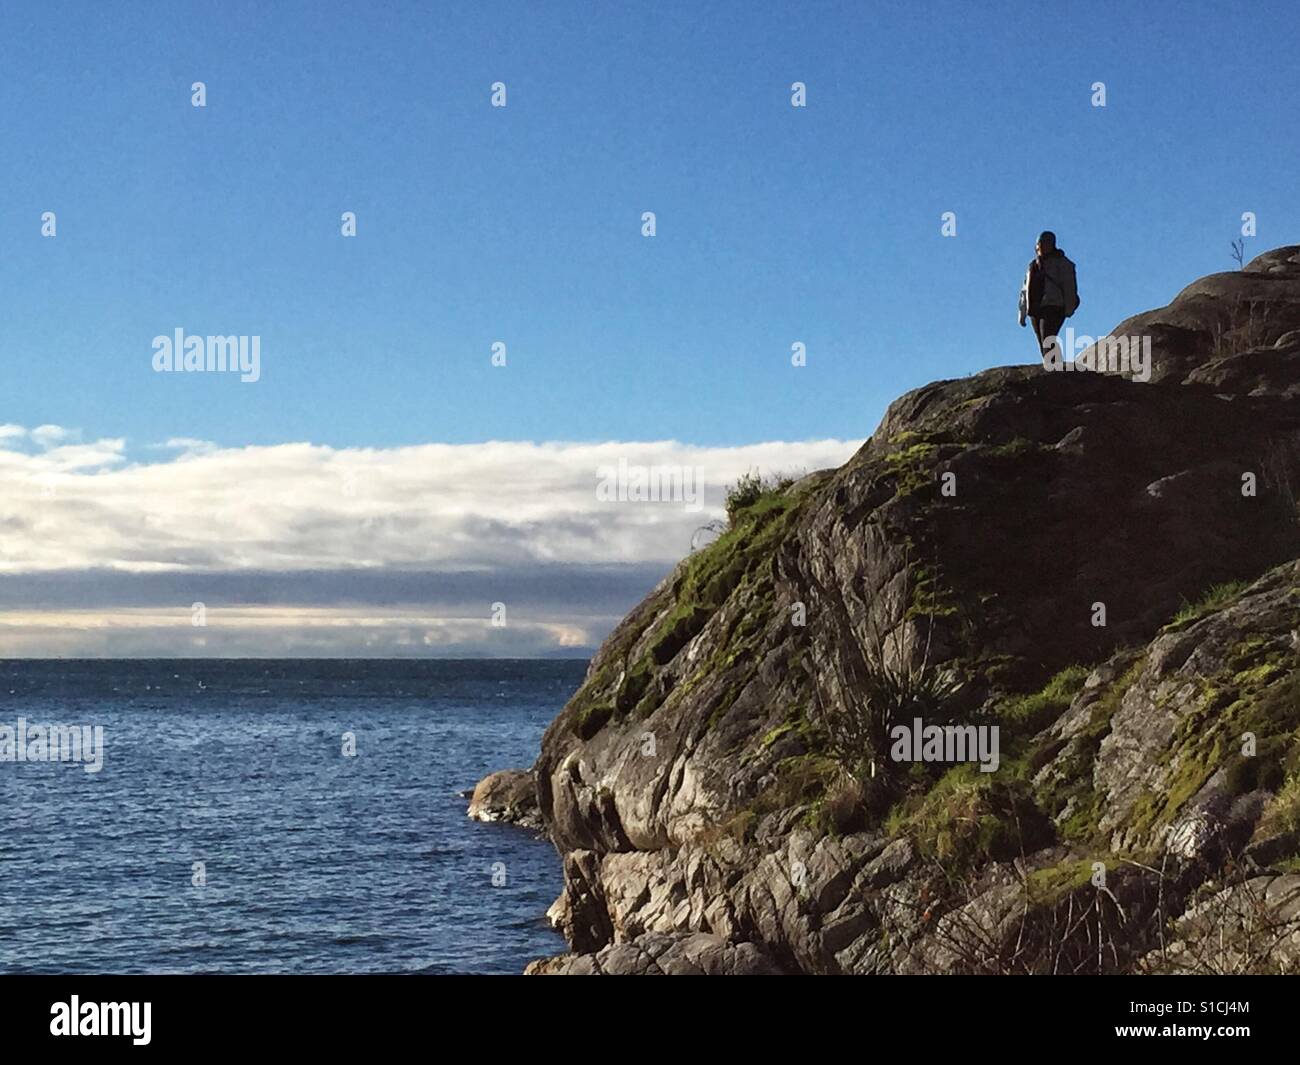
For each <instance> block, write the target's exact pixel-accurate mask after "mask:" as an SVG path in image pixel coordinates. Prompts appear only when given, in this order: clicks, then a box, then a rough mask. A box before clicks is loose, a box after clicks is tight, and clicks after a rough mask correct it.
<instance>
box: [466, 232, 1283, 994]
mask: <svg viewBox="0 0 1300 1065" xmlns="http://www.w3.org/2000/svg"><path fill="white" fill-rule="evenodd" d="M1242 308H1245V310H1243V309H1242ZM1234 316H1235V317H1234ZM1243 316H1244V317H1243ZM1113 332H1114V333H1116V334H1118V333H1120V332H1125V333H1129V334H1133V333H1142V332H1145V333H1147V334H1148V335H1150V336H1151V337H1152V348H1153V361H1154V371H1153V373H1152V379H1151V381H1150V382H1149V383H1139V382H1136V381H1132V380H1127V379H1125V378H1124V377H1123V376H1121V375H1116V374H1100V373H1049V372H1045V371H1044V370H1042V369H1041V368H1039V367H1037V366H1035V367H1024V368H1003V369H996V370H990V371H987V372H985V373H981V374H977V375H974V376H972V377H968V378H964V379H960V380H955V381H944V382H939V383H936V384H932V385H928V386H926V387H924V388H921V389H918V390H916V391H914V392H911V393H909V394H907V395H905V396H903V397H902V398H901V399H899V400H897V401H896V402H895V403H894V404H892V405H891V407H890V408H889V410H888V412H887V413H886V415H885V417H884V419H883V421H882V422H881V425H880V426H879V428H878V429H877V430H876V432H875V433H874V434H873V435H872V437H871V439H870V440H869V441H868V442H867V443H866V444H865V445H864V446H863V447H862V449H861V450H860V451H859V452H858V454H857V455H855V456H854V457H853V458H852V459H851V460H850V461H849V462H848V463H846V464H845V465H844V466H843V467H842V468H840V469H839V470H835V471H825V472H822V473H817V474H813V475H811V476H809V477H806V478H804V479H803V480H801V481H799V482H797V483H795V484H793V485H791V486H788V487H785V488H780V489H773V490H771V491H769V492H767V493H765V494H763V495H762V496H761V497H760V498H758V499H757V500H755V501H752V502H751V503H750V504H749V505H747V506H744V507H740V508H737V509H736V510H735V512H734V513H733V514H732V515H731V516H730V523H729V528H728V530H727V531H726V533H724V534H723V535H722V536H721V537H720V538H719V539H718V540H717V541H715V542H714V543H713V544H710V545H709V546H707V547H705V548H703V549H701V550H700V551H698V552H696V553H694V554H692V555H691V556H690V557H688V558H687V559H685V560H684V561H683V562H682V563H681V564H680V565H679V566H678V567H677V569H676V570H675V571H674V572H673V573H672V574H671V575H670V576H669V577H668V578H667V579H666V580H665V581H663V583H661V584H660V586H659V587H657V588H656V589H655V590H654V591H653V592H651V594H650V595H649V596H648V597H647V598H646V600H645V601H644V602H642V603H641V604H640V606H638V607H637V608H636V609H635V610H633V611H632V613H631V614H630V615H629V616H628V617H627V618H626V619H625V620H624V621H623V622H622V623H621V624H620V625H619V626H618V627H617V629H616V630H615V631H614V632H613V633H612V634H611V636H610V637H609V639H608V640H607V641H606V643H605V645H604V646H603V647H602V648H601V650H600V652H599V653H598V654H597V655H596V657H595V658H594V659H593V661H592V663H591V666H590V669H589V672H588V675H587V678H586V680H585V682H584V683H583V685H582V687H581V688H580V689H579V691H578V692H577V693H576V694H575V695H574V697H573V699H572V700H571V701H570V702H569V704H568V705H567V706H566V707H565V708H564V710H563V711H562V712H561V713H560V715H559V716H558V717H557V719H556V720H555V721H554V722H553V723H552V725H551V726H550V728H549V729H548V730H547V733H546V735H545V737H544V739H543V743H542V751H541V754H540V757H539V758H538V761H537V764H536V766H535V769H534V772H535V775H536V781H537V797H538V802H539V806H540V812H541V815H542V818H543V819H544V822H545V826H546V830H547V831H548V833H549V834H550V836H551V838H552V839H553V840H554V842H555V844H556V846H557V848H558V849H559V850H560V852H561V854H562V855H563V859H564V874H565V887H564V893H563V895H562V896H561V898H560V899H559V900H558V901H557V902H556V904H555V905H554V906H553V907H552V909H551V913H550V916H551V919H552V920H553V922H554V923H555V924H556V926H557V927H559V928H560V929H561V930H562V931H563V933H564V934H565V936H566V938H567V939H568V941H569V943H570V945H571V948H572V950H573V951H574V953H573V954H571V955H566V956H565V957H564V958H562V959H558V960H554V961H551V962H546V963H540V964H538V965H536V966H534V968H533V970H532V971H546V972H606V973H615V972H646V971H662V972H676V971H703V972H737V971H756V967H761V966H762V965H767V966H775V967H777V968H779V969H780V970H782V971H787V972H816V973H842V972H850V973H904V972H967V971H974V972H1008V973H1009V972H1076V971H1077V972H1083V971H1097V968H1098V964H1099V963H1098V961H1097V959H1098V957H1099V954H1100V956H1101V957H1102V962H1101V963H1100V965H1101V968H1102V969H1103V970H1105V971H1149V970H1150V969H1151V968H1153V967H1156V968H1158V967H1159V965H1158V964H1157V961H1158V962H1159V963H1160V964H1165V963H1169V964H1172V963H1171V962H1170V961H1169V949H1170V948H1169V947H1168V944H1169V943H1170V942H1183V943H1184V944H1187V943H1192V942H1193V941H1194V940H1195V936H1196V935H1197V934H1198V933H1197V931H1196V929H1197V928H1200V927H1201V926H1203V925H1204V924H1205V921H1204V915H1203V912H1201V911H1197V910H1196V907H1197V906H1198V905H1201V900H1202V896H1203V895H1204V894H1205V893H1206V892H1211V897H1213V893H1214V892H1229V893H1232V892H1237V896H1233V897H1238V896H1239V895H1240V893H1241V892H1242V891H1245V890H1246V889H1245V888H1244V887H1243V886H1242V885H1244V884H1246V883H1247V881H1245V880H1242V881H1240V882H1236V881H1232V880H1231V876H1232V875H1233V874H1232V870H1244V869H1248V868H1252V867H1253V869H1254V874H1255V875H1258V876H1264V877H1268V876H1274V877H1276V876H1279V875H1286V874H1287V873H1288V872H1289V870H1288V868H1286V863H1287V862H1289V861H1295V860H1297V857H1296V856H1297V851H1296V846H1295V835H1296V832H1297V830H1300V776H1298V770H1300V745H1298V744H1297V728H1300V682H1298V680H1297V677H1298V673H1297V667H1300V659H1298V658H1297V653H1296V652H1297V640H1300V637H1297V636H1296V632H1297V630H1300V568H1298V565H1297V563H1296V562H1294V560H1295V559H1297V558H1300V521H1298V513H1297V495H1298V494H1300V390H1298V388H1297V384H1296V383H1297V382H1300V372H1298V371H1300V248H1295V247H1292V248H1282V249H1278V250H1276V251H1273V252H1269V253H1267V254H1266V255H1262V256H1260V257H1259V258H1257V259H1255V260H1254V261H1253V262H1251V263H1250V265H1249V266H1248V267H1247V268H1246V269H1245V270H1244V271H1242V272H1240V273H1235V274H1219V275H1213V276H1212V277H1209V278H1206V279H1203V280H1202V281H1199V282H1196V283H1195V284H1193V285H1191V286H1189V287H1188V288H1187V289H1185V290H1184V291H1183V292H1182V293H1181V294H1180V295H1179V296H1178V297H1177V298H1176V299H1175V300H1174V302H1173V303H1172V304H1170V305H1169V306H1168V307H1166V308H1164V309H1163V310H1161V311H1154V312H1150V313H1148V314H1146V315H1138V316H1137V317H1136V318H1131V319H1129V320H1128V321H1127V322H1125V323H1123V324H1122V325H1121V326H1119V327H1117V328H1116V330H1114V331H1113ZM1233 582H1235V583H1233ZM1207 593H1212V594H1211V595H1210V596H1209V597H1208V598H1207ZM1189 604H1197V605H1196V606H1195V607H1193V606H1190V605H1189ZM882 670H884V671H885V672H886V673H889V672H890V671H894V672H895V673H897V672H898V671H911V672H912V673H914V674H915V673H925V674H927V675H930V674H933V673H934V672H935V671H938V670H942V671H943V673H944V674H945V675H946V676H947V677H949V678H950V679H951V678H955V679H957V680H959V681H960V684H959V685H957V684H953V685H951V686H950V687H949V689H948V693H949V694H948V696H947V698H946V700H945V702H944V708H945V714H946V715H947V716H948V717H950V718H952V719H955V720H957V721H959V722H963V723H969V724H972V725H980V726H985V727H991V726H995V725H996V726H998V727H999V728H1000V730H1001V736H1002V762H1001V765H1000V768H999V769H998V771H996V772H993V773H987V774H984V773H980V772H979V771H978V770H977V769H976V768H975V767H973V766H957V767H953V766H951V765H933V764H929V765H912V766H910V767H909V768H907V769H906V771H903V770H901V769H900V770H897V771H896V770H894V769H890V772H889V773H888V774H886V773H884V771H883V770H882V774H881V776H880V778H876V777H875V776H870V777H867V776H865V775H864V774H863V773H862V772H861V771H860V770H861V767H860V766H856V768H855V767H850V766H849V765H847V764H846V761H845V758H844V756H843V754H842V752H838V751H837V750H836V749H835V747H834V745H833V744H832V743H831V742H830V736H831V733H832V731H833V728H832V727H831V726H832V725H833V724H834V722H836V721H838V720H842V719H843V717H844V715H845V714H847V713H850V712H861V711H862V709H863V707H864V705H866V704H868V703H869V698H868V696H867V695H866V694H864V693H866V692H868V691H870V690H873V689H872V685H873V683H875V682H876V681H878V679H879V677H880V676H881V675H882ZM1248 734H1249V736H1250V737H1252V738H1251V739H1248V738H1247V735H1248ZM886 768H888V767H886ZM491 779H492V778H489V780H491ZM486 783H487V781H485V782H484V784H486ZM483 786H484V785H480V788H482V787H483ZM477 799H478V795H477V792H476V801H477ZM1229 859H1232V861H1229ZM1269 883H1272V881H1269ZM1264 895H1267V892H1265V893H1264ZM1274 895H1275V896H1276V897H1278V898H1282V897H1283V896H1285V898H1286V899H1288V900H1290V899H1291V898H1292V896H1291V895H1287V894H1286V893H1285V892H1283V893H1282V894H1281V895H1278V893H1277V892H1274ZM1252 898H1253V896H1252ZM1279 905H1281V904H1279ZM1286 906H1290V907H1291V908H1292V909H1295V908H1296V907H1295V906H1293V905H1292V903H1291V902H1290V901H1288V902H1287V903H1286ZM1286 906H1282V907H1281V909H1278V908H1277V907H1274V909H1275V910H1277V912H1278V913H1281V912H1282V910H1285V909H1286ZM1184 908H1186V910H1187V916H1186V918H1184V917H1183V916H1182V915H1183V910H1184ZM1220 910H1223V911H1224V912H1225V913H1226V909H1225V908H1224V907H1220ZM1198 912H1200V913H1201V916H1200V917H1197V914H1198ZM1288 912H1289V911H1288ZM1081 913H1088V914H1089V915H1090V917H1089V919H1088V920H1085V921H1080V920H1079V916H1080V914H1081ZM1291 916H1292V917H1294V916H1295V915H1294V914H1292V915H1291ZM1093 918H1095V919H1093ZM1227 919H1228V918H1227V917H1224V920H1227ZM1288 919H1289V918H1288ZM1179 920H1182V921H1183V923H1182V924H1181V925H1179V924H1178V921H1179ZM1198 922H1199V923H1198ZM1183 932H1186V937H1184V938H1183V939H1179V938H1178V937H1179V936H1180V935H1182V933H1183ZM1165 933H1167V934H1165ZM1187 937H1191V938H1187ZM1287 942H1294V940H1287ZM1161 944H1164V946H1161ZM1157 949H1158V950H1159V953H1160V957H1159V959H1157V961H1153V952H1154V951H1157ZM1252 949H1253V948H1248V947H1242V949H1241V951H1240V957H1253V956H1254V955H1253V954H1252ZM1186 951H1189V952H1190V953H1185V954H1184V958H1186V957H1193V956H1197V952H1196V950H1195V949H1194V947H1192V946H1188V947H1186ZM1286 958H1288V959H1290V960H1287V961H1284V962H1283V963H1282V964H1283V967H1285V966H1286V965H1291V964H1295V963H1296V962H1297V961H1300V957H1297V955H1296V952H1295V950H1294V949H1292V951H1291V954H1290V955H1286Z"/></svg>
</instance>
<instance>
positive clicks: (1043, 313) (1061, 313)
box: [1020, 231, 1079, 369]
mask: <svg viewBox="0 0 1300 1065" xmlns="http://www.w3.org/2000/svg"><path fill="white" fill-rule="evenodd" d="M1034 253H1035V254H1034V258H1033V261H1032V262H1030V264H1029V269H1028V270H1027V271H1025V283H1024V284H1023V285H1022V286H1021V287H1020V324H1021V325H1022V326H1023V325H1024V324H1025V318H1026V317H1028V318H1029V319H1030V320H1031V321H1032V322H1033V325H1034V336H1035V337H1036V338H1037V339H1038V352H1039V354H1040V355H1041V356H1042V357H1043V363H1044V365H1047V363H1048V362H1049V356H1051V358H1052V359H1054V360H1055V361H1056V363H1057V368H1058V369H1059V368H1060V361H1061V359H1062V354H1061V350H1060V345H1059V344H1058V343H1057V342H1056V335H1057V334H1058V333H1059V332H1060V331H1061V326H1062V325H1064V324H1065V320H1066V319H1067V318H1069V317H1070V315H1072V314H1073V313H1074V312H1075V311H1076V310H1078V309H1079V286H1078V283H1077V281H1076V279H1075V276H1074V263H1072V262H1071V261H1070V260H1069V259H1067V258H1066V257H1065V252H1063V251H1061V249H1060V248H1058V247H1057V246H1056V234H1055V233H1052V232H1050V231H1045V232H1043V233H1040V234H1039V235H1038V244H1037V246H1036V247H1035V248H1034ZM1053 348H1055V349H1056V350H1055V352H1053Z"/></svg>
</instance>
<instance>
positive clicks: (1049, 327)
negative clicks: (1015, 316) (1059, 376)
mask: <svg viewBox="0 0 1300 1065" xmlns="http://www.w3.org/2000/svg"><path fill="white" fill-rule="evenodd" d="M1029 321H1030V322H1031V323H1032V324H1033V327H1034V336H1036V337H1037V338H1038V350H1039V352H1040V353H1041V354H1042V356H1043V358H1044V359H1046V358H1047V355H1048V352H1049V351H1050V350H1051V349H1050V347H1049V345H1048V343H1047V341H1048V339H1049V338H1051V337H1054V336H1056V335H1057V334H1058V333H1060V331H1061V326H1063V325H1064V324H1065V314H1064V313H1063V312H1062V313H1059V314H1053V313H1051V312H1049V313H1047V314H1044V315H1043V317H1041V318H1031V319H1029ZM1057 357H1058V358H1059V359H1060V360H1062V361H1064V359H1065V351H1064V350H1061V353H1060V355H1058V356H1057Z"/></svg>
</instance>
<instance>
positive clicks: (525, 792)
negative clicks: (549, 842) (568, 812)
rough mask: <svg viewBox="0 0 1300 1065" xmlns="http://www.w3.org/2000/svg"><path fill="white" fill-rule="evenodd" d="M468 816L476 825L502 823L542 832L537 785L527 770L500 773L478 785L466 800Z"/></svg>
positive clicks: (486, 778) (509, 770)
mask: <svg viewBox="0 0 1300 1065" xmlns="http://www.w3.org/2000/svg"><path fill="white" fill-rule="evenodd" d="M467 813H468V816H469V817H471V818H473V819H474V820H475V821H503V822H505V823H506V824H511V825H520V826H521V827H523V828H531V829H534V830H541V829H542V828H543V827H544V826H543V824H542V817H541V811H540V810H539V809H538V806H537V781H536V779H535V778H534V777H533V774H532V772H531V771H530V770H527V769H503V770H501V771H500V772H497V773H491V774H489V775H488V776H486V777H484V778H483V779H482V780H480V781H479V782H478V784H477V785H476V786H475V788H474V794H473V795H472V796H471V797H470V800H469V810H468V811H467Z"/></svg>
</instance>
